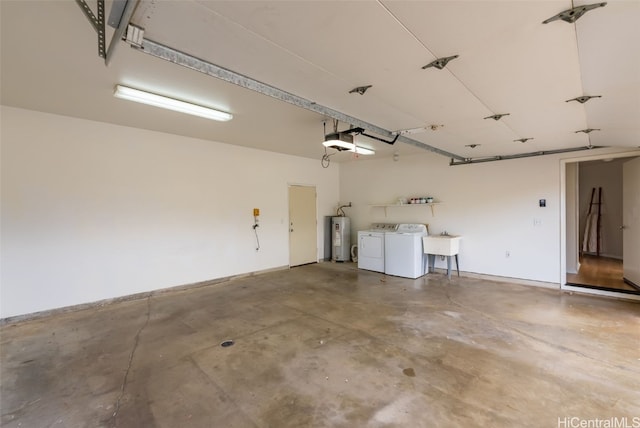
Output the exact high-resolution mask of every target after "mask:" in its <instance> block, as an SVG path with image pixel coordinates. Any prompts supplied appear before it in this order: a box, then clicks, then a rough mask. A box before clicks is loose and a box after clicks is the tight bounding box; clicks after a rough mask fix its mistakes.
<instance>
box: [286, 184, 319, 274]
mask: <svg viewBox="0 0 640 428" xmlns="http://www.w3.org/2000/svg"><path fill="white" fill-rule="evenodd" d="M317 230H318V221H317V217H316V188H315V187H313V186H289V266H299V265H303V264H307V263H315V262H317V261H318V233H317Z"/></svg>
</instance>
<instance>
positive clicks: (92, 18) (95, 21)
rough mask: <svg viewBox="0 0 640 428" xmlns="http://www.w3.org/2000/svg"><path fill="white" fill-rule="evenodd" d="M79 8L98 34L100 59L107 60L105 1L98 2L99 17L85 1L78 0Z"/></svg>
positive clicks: (99, 0)
mask: <svg viewBox="0 0 640 428" xmlns="http://www.w3.org/2000/svg"><path fill="white" fill-rule="evenodd" d="M76 3H77V4H78V6H80V9H81V10H82V12H83V13H84V15H85V16H86V17H87V19H88V20H89V22H90V23H91V25H92V26H93V29H94V30H96V33H98V55H99V56H100V58H106V56H107V53H106V48H105V46H106V44H105V28H104V0H97V4H98V11H97V14H98V15H97V16H96V15H95V14H94V13H93V11H92V10H91V8H90V7H89V5H88V4H87V2H86V1H85V0H76Z"/></svg>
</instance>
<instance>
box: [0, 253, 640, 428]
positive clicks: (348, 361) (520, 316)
mask: <svg viewBox="0 0 640 428" xmlns="http://www.w3.org/2000/svg"><path fill="white" fill-rule="evenodd" d="M1 334H2V336H1V345H2V348H1V362H2V365H1V375H2V377H1V382H2V384H1V391H0V392H1V410H2V418H1V420H0V421H1V424H2V426H4V427H7V428H8V427H53V426H56V427H57V426H60V427H96V426H105V427H110V426H118V427H449V426H450V427H459V426H464V427H473V426H487V427H489V426H490V427H514V426H518V427H558V426H566V427H568V426H572V425H569V424H568V423H567V424H565V425H562V424H561V423H562V421H570V419H569V418H579V419H573V421H576V420H579V421H581V420H593V419H607V418H608V419H611V418H618V420H622V418H625V417H626V418H627V423H629V424H631V423H633V422H634V419H633V418H634V417H635V418H638V419H635V421H637V422H638V425H635V426H640V305H639V304H638V303H633V302H625V301H620V300H612V299H605V298H595V297H588V296H581V295H567V294H561V293H559V292H558V291H554V290H547V289H540V288H534V287H526V286H519V285H513V284H507V283H494V282H490V281H485V280H479V279H470V278H457V277H453V278H452V280H451V281H447V279H446V276H445V275H442V274H431V275H428V276H425V277H423V278H419V279H417V280H409V279H402V278H395V277H387V276H385V275H382V274H376V273H372V272H367V271H359V270H357V269H356V268H355V267H354V265H353V264H333V263H322V264H317V265H309V266H303V267H298V268H294V269H291V270H287V271H279V272H272V273H268V274H264V275H259V276H254V277H249V278H245V279H237V280H233V281H230V282H226V283H221V284H217V285H214V286H208V287H203V288H199V289H191V290H183V291H174V292H169V293H162V294H156V295H154V296H151V297H149V298H147V299H144V300H137V301H129V302H121V303H116V304H112V305H108V306H104V307H99V308H95V309H90V310H84V311H78V312H74V313H68V314H59V315H55V316H50V317H48V318H45V319H39V320H32V321H26V322H20V323H17V324H6V325H4V326H2V330H1ZM225 339H233V340H235V345H233V346H231V347H226V348H223V347H221V346H220V343H221V342H222V341H223V340H225ZM559 422H560V423H559ZM573 426H578V425H573ZM584 426H586V425H584ZM589 426H595V425H589ZM612 426H613V425H612Z"/></svg>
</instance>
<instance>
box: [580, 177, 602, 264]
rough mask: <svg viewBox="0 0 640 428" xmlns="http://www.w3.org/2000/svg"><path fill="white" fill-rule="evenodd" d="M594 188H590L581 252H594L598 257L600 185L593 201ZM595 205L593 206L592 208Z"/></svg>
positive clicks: (600, 209)
mask: <svg viewBox="0 0 640 428" xmlns="http://www.w3.org/2000/svg"><path fill="white" fill-rule="evenodd" d="M595 197H596V188H595V187H594V188H592V189H591V200H590V201H589V211H588V212H587V218H586V221H585V228H584V237H583V239H582V253H583V254H584V253H585V252H586V253H594V252H595V253H596V256H598V257H600V243H601V238H602V237H601V235H600V229H601V228H600V223H601V220H602V187H598V194H597V198H598V202H594V200H595ZM594 207H595V208H594Z"/></svg>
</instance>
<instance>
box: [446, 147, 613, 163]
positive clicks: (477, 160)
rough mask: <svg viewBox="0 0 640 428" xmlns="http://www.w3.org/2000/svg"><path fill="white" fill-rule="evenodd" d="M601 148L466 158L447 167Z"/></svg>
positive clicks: (576, 148)
mask: <svg viewBox="0 0 640 428" xmlns="http://www.w3.org/2000/svg"><path fill="white" fill-rule="evenodd" d="M603 147H606V146H583V147H573V148H570V149H557V150H541V151H538V152H529V153H518V154H515V155H501V156H488V157H484V158H466V159H464V160H462V161H457V162H456V161H455V160H454V159H451V162H450V163H449V165H450V166H456V165H469V164H472V163H484V162H495V161H500V160H509V159H519V158H530V157H534V156H546V155H555V154H558V153H569V152H579V151H582V150H591V149H601V148H603Z"/></svg>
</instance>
